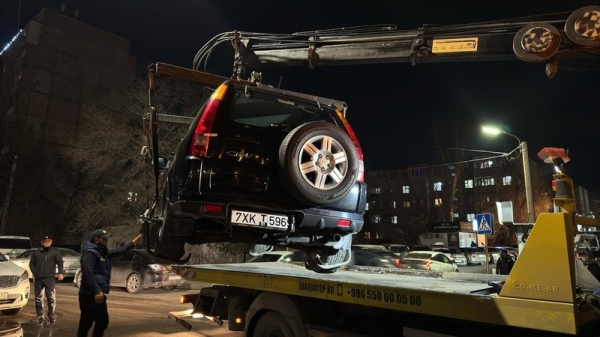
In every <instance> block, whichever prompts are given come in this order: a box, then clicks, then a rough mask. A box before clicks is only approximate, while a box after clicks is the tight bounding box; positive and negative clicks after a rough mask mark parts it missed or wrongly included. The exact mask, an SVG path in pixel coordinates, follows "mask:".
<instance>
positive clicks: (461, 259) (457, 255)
mask: <svg viewBox="0 0 600 337" xmlns="http://www.w3.org/2000/svg"><path fill="white" fill-rule="evenodd" d="M448 250H450V254H451V255H452V259H453V260H454V263H456V265H457V266H466V265H467V256H466V255H465V253H463V251H462V250H460V248H457V247H449V248H448Z"/></svg>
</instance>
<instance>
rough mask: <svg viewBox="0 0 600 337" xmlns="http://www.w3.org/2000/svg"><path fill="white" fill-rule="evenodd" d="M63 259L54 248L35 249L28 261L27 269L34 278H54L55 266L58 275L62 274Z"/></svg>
mask: <svg viewBox="0 0 600 337" xmlns="http://www.w3.org/2000/svg"><path fill="white" fill-rule="evenodd" d="M63 262H64V261H63V257H62V254H61V253H60V250H59V249H58V248H55V247H52V246H50V247H48V248H43V247H42V248H40V249H36V251H35V252H33V254H31V259H30V260H29V269H30V270H31V273H32V274H33V276H34V277H36V278H40V279H42V278H50V277H52V278H54V277H55V276H56V266H58V273H59V274H64V273H65V271H64V269H63Z"/></svg>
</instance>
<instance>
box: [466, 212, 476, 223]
mask: <svg viewBox="0 0 600 337" xmlns="http://www.w3.org/2000/svg"><path fill="white" fill-rule="evenodd" d="M473 220H475V213H467V221H473Z"/></svg>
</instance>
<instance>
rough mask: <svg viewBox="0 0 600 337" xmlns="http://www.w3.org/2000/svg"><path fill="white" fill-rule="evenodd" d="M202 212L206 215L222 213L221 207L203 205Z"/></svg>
mask: <svg viewBox="0 0 600 337" xmlns="http://www.w3.org/2000/svg"><path fill="white" fill-rule="evenodd" d="M204 211H205V212H208V213H222V212H223V205H215V204H205V205H204Z"/></svg>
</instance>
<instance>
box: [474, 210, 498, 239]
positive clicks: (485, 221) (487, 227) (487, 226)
mask: <svg viewBox="0 0 600 337" xmlns="http://www.w3.org/2000/svg"><path fill="white" fill-rule="evenodd" d="M476 219H477V234H493V233H494V223H493V222H492V214H491V213H483V214H477V216H476Z"/></svg>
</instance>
